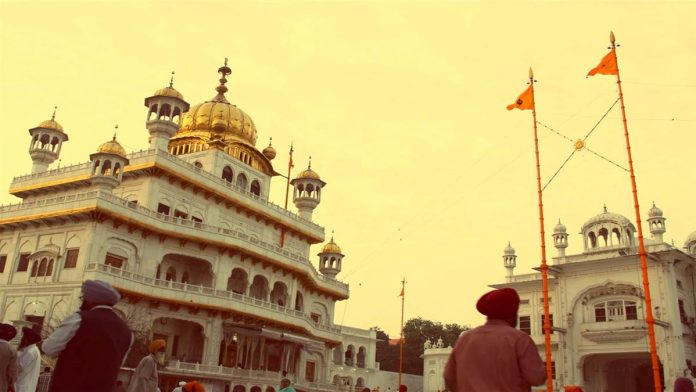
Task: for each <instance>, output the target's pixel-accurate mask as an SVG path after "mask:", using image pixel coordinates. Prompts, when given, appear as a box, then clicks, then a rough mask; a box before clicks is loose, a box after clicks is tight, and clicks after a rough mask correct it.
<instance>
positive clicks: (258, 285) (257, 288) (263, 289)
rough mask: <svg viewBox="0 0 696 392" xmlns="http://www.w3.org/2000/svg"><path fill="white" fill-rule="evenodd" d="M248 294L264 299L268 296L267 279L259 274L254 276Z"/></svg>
mask: <svg viewBox="0 0 696 392" xmlns="http://www.w3.org/2000/svg"><path fill="white" fill-rule="evenodd" d="M249 296H251V297H254V298H256V299H261V300H264V301H265V300H266V298H268V281H267V280H266V278H264V277H263V276H261V275H256V276H254V283H252V285H251V287H250V288H249Z"/></svg>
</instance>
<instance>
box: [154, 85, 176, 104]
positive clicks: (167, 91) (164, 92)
mask: <svg viewBox="0 0 696 392" xmlns="http://www.w3.org/2000/svg"><path fill="white" fill-rule="evenodd" d="M152 95H153V96H157V97H172V98H178V99H180V100H182V101H183V100H184V96H183V95H181V93H180V92H178V91H177V90H176V89H175V88H174V87H171V86H167V87H164V88H161V89H159V90H157V91H155V93H154V94H152Z"/></svg>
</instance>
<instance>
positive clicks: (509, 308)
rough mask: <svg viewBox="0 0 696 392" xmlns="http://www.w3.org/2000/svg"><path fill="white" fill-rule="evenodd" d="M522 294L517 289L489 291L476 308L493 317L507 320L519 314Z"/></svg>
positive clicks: (480, 299) (477, 303)
mask: <svg viewBox="0 0 696 392" xmlns="http://www.w3.org/2000/svg"><path fill="white" fill-rule="evenodd" d="M519 307H520V296H519V295H518V294H517V291H515V289H510V288H504V289H499V290H493V291H489V292H487V293H486V294H484V295H483V296H482V297H481V298H479V300H478V302H476V310H478V311H479V312H480V313H481V314H483V315H486V316H488V317H490V318H493V319H500V320H505V319H509V318H513V317H515V316H516V315H517V309H518V308H519Z"/></svg>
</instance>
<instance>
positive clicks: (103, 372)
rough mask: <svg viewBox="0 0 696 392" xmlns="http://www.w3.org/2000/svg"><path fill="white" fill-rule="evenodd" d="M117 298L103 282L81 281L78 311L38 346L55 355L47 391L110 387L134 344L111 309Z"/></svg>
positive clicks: (119, 318)
mask: <svg viewBox="0 0 696 392" xmlns="http://www.w3.org/2000/svg"><path fill="white" fill-rule="evenodd" d="M120 299H121V295H120V294H119V293H118V291H116V290H114V288H113V287H111V285H110V284H108V283H106V282H102V281H100V280H86V281H85V282H84V283H83V285H82V305H81V306H80V311H78V312H77V313H74V314H72V315H70V316H68V317H67V318H66V319H65V320H63V322H62V323H61V324H60V325H59V326H58V327H57V328H56V330H55V331H53V333H52V334H51V336H49V337H48V338H46V340H44V342H43V344H42V345H41V349H42V350H43V352H44V353H45V354H46V355H48V356H49V357H54V358H55V357H57V358H58V361H57V362H56V367H55V369H54V371H53V376H52V377H51V386H50V389H49V392H68V391H70V392H72V391H111V390H113V388H114V385H116V377H117V376H118V370H119V369H120V368H121V365H123V362H124V360H125V358H126V354H127V353H128V350H129V349H130V346H131V344H132V343H133V334H132V333H131V331H130V329H129V328H128V326H127V325H126V323H125V322H124V321H123V320H122V319H121V317H119V315H118V314H116V312H114V309H113V306H114V305H116V304H117V303H118V301H119V300H120Z"/></svg>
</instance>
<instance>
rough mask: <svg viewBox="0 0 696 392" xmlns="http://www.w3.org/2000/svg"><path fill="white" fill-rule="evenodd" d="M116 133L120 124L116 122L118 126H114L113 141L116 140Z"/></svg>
mask: <svg viewBox="0 0 696 392" xmlns="http://www.w3.org/2000/svg"><path fill="white" fill-rule="evenodd" d="M116 133H118V124H116V126H114V138H113V141H116Z"/></svg>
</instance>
